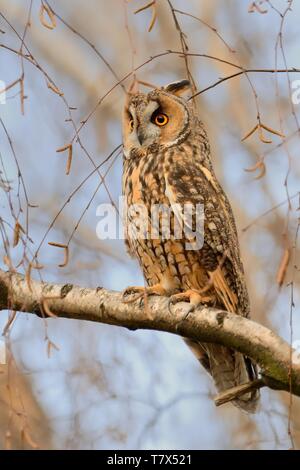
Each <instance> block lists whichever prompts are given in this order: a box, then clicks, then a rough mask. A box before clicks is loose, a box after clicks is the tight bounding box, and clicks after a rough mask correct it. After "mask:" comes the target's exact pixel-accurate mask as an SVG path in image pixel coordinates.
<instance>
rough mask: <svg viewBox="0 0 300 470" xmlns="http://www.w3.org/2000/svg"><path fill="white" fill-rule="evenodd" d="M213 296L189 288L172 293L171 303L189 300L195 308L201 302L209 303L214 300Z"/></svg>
mask: <svg viewBox="0 0 300 470" xmlns="http://www.w3.org/2000/svg"><path fill="white" fill-rule="evenodd" d="M212 300H213V299H212V297H210V296H208V295H203V294H201V293H200V292H199V291H197V290H192V289H188V290H186V291H185V292H180V293H179V294H174V295H171V297H170V299H169V305H173V304H177V303H178V302H189V303H190V304H191V306H192V307H193V308H195V307H197V306H198V305H200V304H207V303H209V302H212Z"/></svg>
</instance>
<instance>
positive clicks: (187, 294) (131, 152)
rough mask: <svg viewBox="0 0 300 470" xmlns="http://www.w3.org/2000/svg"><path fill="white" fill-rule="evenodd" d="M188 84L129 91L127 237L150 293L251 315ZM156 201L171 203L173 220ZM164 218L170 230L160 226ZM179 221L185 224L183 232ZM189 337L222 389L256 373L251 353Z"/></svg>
mask: <svg viewBox="0 0 300 470" xmlns="http://www.w3.org/2000/svg"><path fill="white" fill-rule="evenodd" d="M188 87H189V82H188V81H187V80H182V81H179V82H174V83H171V84H169V85H167V86H165V87H163V88H157V89H154V90H153V91H151V92H149V93H148V94H144V93H138V92H136V93H129V94H128V98H127V102H126V105H125V110H124V119H123V144H124V160H123V195H124V196H125V202H126V206H127V207H126V217H125V219H124V220H125V238H126V242H127V245H128V248H129V251H130V253H131V254H132V255H134V256H135V257H137V258H138V260H139V263H140V265H141V268H142V270H143V274H144V278H145V281H146V283H147V287H146V292H147V293H148V295H150V294H157V295H165V296H169V297H170V302H171V303H175V302H178V301H189V302H190V303H191V304H192V305H198V304H200V303H206V304H209V305H211V306H214V307H216V308H222V309H225V310H227V311H230V312H234V313H236V314H238V315H243V316H246V317H247V316H249V297H248V292H247V288H246V284H245V277H244V270H243V266H242V263H241V259H240V250H239V243H238V237H237V230H236V226H235V221H234V217H233V213H232V209H231V206H230V204H229V202H228V199H227V197H226V195H225V193H224V191H223V189H222V187H221V186H220V184H219V182H218V180H217V179H216V176H215V173H214V170H213V167H212V162H211V153H210V146H209V141H208V137H207V134H206V131H205V128H204V126H203V124H202V122H201V121H200V120H199V118H198V117H197V113H196V110H195V107H194V105H193V103H192V101H191V100H190V101H189V100H186V99H185V98H184V97H183V92H185V91H186V89H187V88H188ZM188 206H191V207H192V209H193V208H195V207H196V206H197V207H203V215H204V217H203V219H202V228H203V237H202V242H201V243H198V241H197V242H195V240H194V243H192V242H191V241H192V238H193V236H194V235H193V234H194V232H195V230H197V225H195V216H196V215H197V211H194V212H193V211H192V212H193V214H192V217H188V216H187V215H186V213H185V211H184V210H183V209H182V210H181V208H182V207H183V208H184V207H188ZM157 207H158V208H161V207H162V208H170V209H171V210H170V212H169V219H168V218H166V217H165V215H166V213H165V212H166V211H163V210H162V211H160V209H159V210H158V211H155V210H154V209H155V208H157ZM141 213H142V214H143V217H141ZM154 214H159V216H158V217H156V218H155V217H153V215H154ZM193 216H194V219H193ZM166 220H167V221H168V223H169V225H170V227H169V229H170V230H169V231H168V230H167V228H168V227H163V223H162V222H163V221H164V222H166ZM137 221H138V222H137ZM141 221H142V222H141ZM165 225H166V224H165ZM175 226H176V227H177V228H178V227H179V228H181V229H182V230H181V231H179V236H178V232H176V233H175ZM185 228H186V229H189V230H185ZM163 229H165V230H163ZM153 232H154V234H153ZM196 238H197V237H196ZM200 238H201V237H200ZM194 239H195V237H194ZM144 289H145V288H144V287H132V288H128V289H127V290H126V295H129V294H131V295H132V294H133V295H141V294H142V293H143V291H144ZM186 342H187V344H188V346H189V347H190V348H191V349H192V351H193V352H194V353H195V355H196V357H197V358H198V359H199V361H200V362H201V364H202V365H203V366H204V367H205V369H206V370H207V371H208V372H209V373H210V374H211V376H212V377H213V379H214V381H215V384H216V387H217V389H218V390H219V391H224V390H226V389H228V388H231V387H234V386H236V385H239V384H242V383H245V382H248V381H251V380H253V379H255V378H256V376H257V373H256V367H255V365H254V364H253V363H252V361H251V360H250V358H248V357H245V356H243V355H242V354H241V353H239V352H237V351H233V350H231V349H228V348H226V347H224V346H221V345H218V344H212V343H198V342H195V341H191V340H187V339H186ZM258 398H259V392H258V391H257V390H256V391H253V392H248V393H247V394H244V395H242V396H240V397H239V398H237V399H235V400H234V401H233V403H234V404H235V405H236V406H238V407H239V408H242V409H244V410H246V411H248V412H254V411H255V409H256V405H257V402H258Z"/></svg>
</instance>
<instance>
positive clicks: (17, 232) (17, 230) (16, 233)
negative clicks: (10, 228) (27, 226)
mask: <svg viewBox="0 0 300 470" xmlns="http://www.w3.org/2000/svg"><path fill="white" fill-rule="evenodd" d="M19 240H20V224H19V222H18V221H17V222H16V223H15V228H14V240H13V247H15V246H17V244H18V243H19Z"/></svg>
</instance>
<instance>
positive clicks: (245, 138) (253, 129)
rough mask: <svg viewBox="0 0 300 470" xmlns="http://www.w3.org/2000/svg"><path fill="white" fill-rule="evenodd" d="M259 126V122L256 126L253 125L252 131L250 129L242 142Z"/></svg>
mask: <svg viewBox="0 0 300 470" xmlns="http://www.w3.org/2000/svg"><path fill="white" fill-rule="evenodd" d="M257 128H258V124H256V126H254V127H253V129H251V131H249V132H248V133H247V134H246V135H245V136H244V137H243V138H242V142H243V141H244V140H246V139H248V137H250V136H251V135H252V134H254V132H255V131H256V129H257Z"/></svg>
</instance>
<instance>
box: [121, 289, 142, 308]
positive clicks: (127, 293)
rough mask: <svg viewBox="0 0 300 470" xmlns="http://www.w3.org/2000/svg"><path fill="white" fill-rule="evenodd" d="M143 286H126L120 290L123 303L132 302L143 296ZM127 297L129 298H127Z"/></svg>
mask: <svg viewBox="0 0 300 470" xmlns="http://www.w3.org/2000/svg"><path fill="white" fill-rule="evenodd" d="M144 291H145V289H144V287H139V286H138V287H135V286H132V287H126V289H124V290H123V292H122V301H123V302H124V303H128V304H129V303H132V302H135V301H136V300H139V299H141V298H143V296H144ZM127 297H129V298H127Z"/></svg>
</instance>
